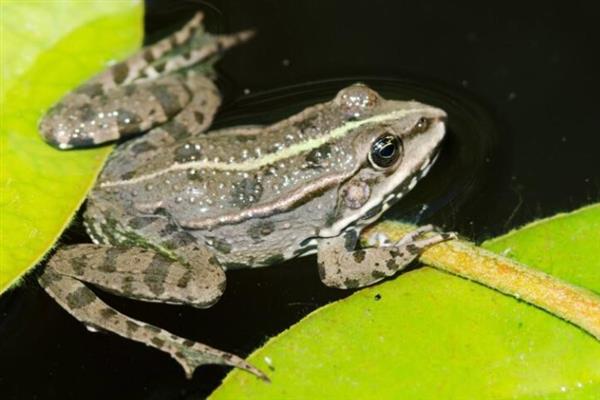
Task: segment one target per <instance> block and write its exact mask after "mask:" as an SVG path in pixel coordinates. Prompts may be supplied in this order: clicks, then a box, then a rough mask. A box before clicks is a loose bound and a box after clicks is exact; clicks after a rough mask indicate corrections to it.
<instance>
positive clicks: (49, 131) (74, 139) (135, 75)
mask: <svg viewBox="0 0 600 400" xmlns="http://www.w3.org/2000/svg"><path fill="white" fill-rule="evenodd" d="M201 21H202V14H197V15H196V16H195V17H194V18H193V19H192V20H191V21H190V22H188V23H187V24H186V25H185V26H184V27H183V28H181V29H180V30H179V31H177V32H175V33H174V34H172V35H171V36H169V37H167V38H166V39H163V40H161V41H159V42H157V43H155V44H153V45H151V46H148V47H145V48H143V49H142V50H140V51H139V52H138V53H136V54H134V55H133V56H131V57H130V58H128V59H127V60H125V61H122V62H119V63H117V64H115V65H113V66H112V67H110V68H109V69H107V70H106V71H105V72H103V73H101V74H99V75H97V76H96V77H94V78H92V79H90V80H89V81H87V82H86V83H84V84H83V85H82V86H80V87H79V88H77V89H76V90H74V91H73V92H71V93H69V94H67V95H66V96H65V97H64V98H63V99H62V100H61V101H60V102H58V103H57V104H56V105H55V106H54V107H52V108H51V109H50V110H49V111H48V113H47V114H46V115H45V116H44V118H43V119H42V120H41V122H40V124H39V130H40V133H41V135H42V137H43V138H44V139H45V140H46V141H47V142H48V143H50V144H51V145H53V146H55V147H57V148H59V149H70V148H73V147H89V146H96V145H99V144H102V143H105V142H110V141H115V140H118V139H122V138H126V137H129V136H133V135H137V134H139V133H142V132H145V131H147V130H149V129H151V128H153V127H156V126H159V125H161V124H164V123H165V122H167V121H172V120H173V118H174V117H175V116H177V118H176V122H177V123H178V124H179V126H177V125H175V126H174V125H173V124H171V126H170V127H167V128H163V129H161V132H164V131H167V133H168V134H170V135H181V134H182V133H181V131H184V132H185V133H184V134H185V135H193V134H196V133H199V132H201V131H203V130H204V129H205V128H206V127H207V126H208V125H209V124H210V122H211V120H212V115H213V114H214V112H215V110H216V108H217V107H218V105H219V103H220V98H219V95H218V92H217V90H216V88H215V87H214V85H213V84H212V82H210V80H208V79H207V78H206V77H205V76H204V75H205V74H206V72H207V70H208V71H209V70H210V66H211V64H212V63H213V62H214V59H215V58H216V57H218V56H219V55H220V53H222V52H223V51H224V50H225V49H227V48H229V47H232V46H234V45H236V44H238V43H240V42H243V41H246V40H248V39H249V38H250V37H251V36H252V33H251V32H249V31H244V32H239V33H236V34H232V35H210V34H208V33H206V32H204V30H203V29H202V25H201ZM207 103H212V104H207ZM169 128H171V129H169ZM177 131H179V132H177ZM176 132H177V133H176Z"/></svg>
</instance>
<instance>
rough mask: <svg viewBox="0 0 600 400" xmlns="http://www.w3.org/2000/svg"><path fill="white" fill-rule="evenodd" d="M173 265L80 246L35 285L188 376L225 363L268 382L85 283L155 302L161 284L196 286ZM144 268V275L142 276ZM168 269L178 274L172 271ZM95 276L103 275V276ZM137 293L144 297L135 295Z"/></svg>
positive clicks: (55, 261) (137, 252)
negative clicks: (119, 306) (125, 310)
mask: <svg viewBox="0 0 600 400" xmlns="http://www.w3.org/2000/svg"><path fill="white" fill-rule="evenodd" d="M177 265H178V263H173V262H171V261H168V260H167V259H166V258H164V257H161V256H157V255H156V254H151V252H148V251H145V250H142V249H115V248H108V247H103V246H96V245H80V246H73V247H70V248H67V249H65V250H59V251H58V252H57V254H56V255H55V256H54V257H52V259H51V260H50V262H49V263H48V265H47V267H46V270H45V271H44V273H43V274H42V275H41V276H40V278H39V282H40V284H41V286H42V287H43V288H44V289H45V290H46V292H48V294H49V295H50V296H52V297H53V298H54V299H55V300H56V301H57V302H58V303H59V304H60V305H61V306H62V307H63V308H64V309H65V310H66V311H68V312H69V313H70V314H71V315H73V316H74V317H75V318H76V319H78V320H79V321H81V322H83V323H84V324H86V325H88V326H91V327H94V328H98V329H103V330H107V331H110V332H113V333H116V334H118V335H120V336H123V337H126V338H129V339H132V340H135V341H138V342H141V343H144V344H146V345H148V346H151V347H155V348H157V349H159V350H162V351H164V352H166V353H168V354H170V355H171V356H172V357H173V358H175V360H177V361H178V362H179V364H180V365H181V366H182V367H183V369H184V370H185V372H186V374H187V376H188V377H191V375H192V374H193V372H194V370H195V369H196V368H197V367H198V366H200V365H204V364H223V365H230V366H234V367H238V368H242V369H245V370H248V371H249V372H252V373H254V374H256V375H258V376H260V377H261V378H263V379H264V378H266V377H265V376H264V374H263V373H262V372H260V371H259V370H257V369H256V368H255V367H253V366H252V365H250V364H248V363H246V362H245V361H244V360H243V359H241V358H239V357H237V356H236V355H234V354H229V353H225V352H223V351H220V350H217V349H214V348H211V347H209V346H206V345H204V344H202V343H196V342H193V341H191V340H187V339H184V338H181V337H178V336H176V335H173V334H171V333H169V332H168V331H166V330H164V329H160V328H158V327H156V326H153V325H150V324H146V323H144V322H141V321H138V320H135V319H133V318H130V317H128V316H126V315H124V314H122V313H120V312H118V311H116V310H115V309H113V308H112V307H110V306H109V305H107V304H106V303H104V302H103V301H102V300H101V299H100V298H98V297H97V296H96V294H95V293H94V292H93V291H91V290H90V289H89V288H88V287H87V286H86V285H85V284H84V281H89V282H92V283H94V284H95V285H96V284H97V285H98V286H101V287H105V288H106V289H108V290H111V291H114V292H117V293H122V294H125V295H129V294H132V293H136V295H134V296H132V297H134V298H140V299H142V300H155V299H157V298H161V296H164V292H165V291H166V290H167V289H166V286H170V285H166V286H165V285H164V283H165V282H170V281H171V278H173V279H174V280H176V281H178V282H179V283H181V286H185V285H190V284H195V283H197V282H194V281H193V280H192V279H191V278H190V279H188V277H186V273H185V271H184V270H183V269H181V268H179V267H177ZM128 266H129V267H128ZM144 269H145V273H141V274H140V273H139V272H140V271H142V270H144ZM172 269H175V270H176V272H173V273H171V270H172ZM88 270H89V271H91V272H88ZM98 272H104V275H102V274H101V273H98ZM113 275H114V277H113ZM169 275H171V278H169ZM118 278H121V279H122V281H121V283H120V284H115V283H112V282H109V281H110V280H114V281H115V282H119V281H118ZM130 278H133V279H130ZM138 278H141V282H140V280H139V279H138ZM184 284H185V285H184ZM144 286H145V287H144ZM175 286H177V284H175ZM113 288H114V289H115V290H113ZM138 290H139V293H141V294H142V297H136V296H137V294H139V293H138ZM192 293H193V292H192ZM145 296H150V297H148V298H147V297H145ZM163 298H164V297H163Z"/></svg>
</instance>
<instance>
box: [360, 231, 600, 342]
mask: <svg viewBox="0 0 600 400" xmlns="http://www.w3.org/2000/svg"><path fill="white" fill-rule="evenodd" d="M415 228H416V226H415V225H410V224H404V223H399V222H393V221H384V222H382V223H380V224H377V225H374V226H373V227H371V228H369V229H368V230H366V231H365V232H364V234H363V238H368V237H369V236H371V235H372V234H374V233H376V232H381V233H384V234H385V235H386V236H387V237H389V238H390V239H391V240H392V241H395V240H398V239H400V238H401V237H402V236H404V235H405V234H406V233H408V232H410V231H412V230H414V229H415ZM419 261H420V262H422V263H423V264H426V265H430V266H432V267H434V268H437V269H440V270H443V271H447V272H450V273H452V274H455V275H458V276H461V277H463V278H467V279H470V280H473V281H475V282H478V283H481V284H483V285H485V286H488V287H490V288H492V289H496V290H498V291H500V292H502V293H505V294H508V295H511V296H513V297H516V298H517V299H520V300H523V301H526V302H527V303H530V304H533V305H534V306H537V307H540V308H542V309H544V310H546V311H548V312H549V313H551V314H554V315H556V316H558V317H560V318H563V319H565V320H567V321H569V322H571V323H572V324H574V325H576V326H578V327H580V328H581V329H583V330H585V331H586V332H588V333H589V334H591V335H592V336H594V337H595V338H596V339H598V340H600V296H598V295H597V294H595V293H594V292H592V291H589V290H587V289H584V288H581V287H578V286H575V285H572V284H570V283H567V282H564V281H562V280H560V279H558V278H555V277H553V276H551V275H548V274H546V273H544V272H542V271H539V270H536V269H533V268H530V267H528V266H526V265H524V264H520V263H518V262H516V261H514V260H511V259H509V258H506V257H503V256H500V255H498V254H495V253H492V252H490V251H487V250H485V249H483V248H481V247H477V246H476V245H475V244H473V243H471V242H468V241H465V240H458V239H457V240H451V241H448V242H445V243H440V244H438V245H435V246H432V247H430V248H429V249H427V250H426V251H425V252H423V254H422V255H421V256H420V258H419Z"/></svg>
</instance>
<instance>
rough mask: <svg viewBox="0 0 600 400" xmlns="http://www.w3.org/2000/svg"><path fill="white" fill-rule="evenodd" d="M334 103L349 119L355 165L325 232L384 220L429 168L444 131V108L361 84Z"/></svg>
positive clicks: (349, 140) (343, 92) (349, 146)
mask: <svg viewBox="0 0 600 400" xmlns="http://www.w3.org/2000/svg"><path fill="white" fill-rule="evenodd" d="M333 103H334V104H336V105H337V106H338V107H339V110H340V112H342V113H344V114H345V116H346V117H347V118H348V119H349V120H350V122H348V124H349V125H351V127H350V128H349V129H351V132H352V134H350V135H348V136H346V140H347V142H346V148H347V149H348V151H351V152H352V153H353V154H354V156H355V159H356V165H355V170H354V173H353V174H352V176H351V177H350V178H349V179H347V180H345V181H344V182H343V183H342V184H341V186H340V187H339V190H338V199H337V206H336V211H335V214H336V215H335V219H334V222H333V223H332V224H331V225H330V226H328V227H327V228H325V229H323V230H322V231H321V235H323V236H335V235H339V234H340V233H341V231H342V230H344V229H347V228H348V227H351V226H355V227H357V228H358V229H360V228H361V227H364V226H366V225H368V224H370V223H372V222H373V221H375V220H376V219H377V218H379V216H380V215H381V214H382V213H383V212H384V211H385V210H387V209H388V208H389V207H390V206H391V205H392V204H394V203H395V202H396V201H398V199H400V198H401V197H402V196H403V195H404V194H406V193H407V192H408V191H410V190H411V189H412V188H413V187H414V186H415V185H416V183H417V182H418V181H419V179H421V178H422V177H423V176H425V174H426V173H427V172H428V171H429V168H430V167H431V165H432V164H433V162H434V161H435V158H436V155H437V149H438V147H439V145H440V143H441V141H442V139H443V138H444V134H445V123H444V121H445V119H446V113H445V112H444V111H443V110H441V109H439V108H435V107H432V106H429V105H426V104H423V103H418V102H416V101H395V100H385V99H383V98H382V97H381V96H379V94H378V93H377V92H375V91H373V90H372V89H370V88H368V87H367V86H365V85H362V84H355V85H352V86H350V87H347V88H345V89H343V90H341V91H340V92H339V93H338V95H337V96H336V98H335V99H334V101H333Z"/></svg>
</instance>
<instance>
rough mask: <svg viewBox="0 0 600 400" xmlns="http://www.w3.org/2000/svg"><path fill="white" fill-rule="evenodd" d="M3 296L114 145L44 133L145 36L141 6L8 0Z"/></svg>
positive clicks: (67, 217) (1, 145) (1, 92)
mask: <svg viewBox="0 0 600 400" xmlns="http://www.w3.org/2000/svg"><path fill="white" fill-rule="evenodd" d="M1 7H2V20H1V24H2V27H1V28H2V32H3V34H4V35H5V37H3V40H2V59H1V62H2V88H1V89H0V101H1V103H2V105H3V106H2V109H1V110H0V118H1V121H2V124H1V125H2V126H1V128H0V129H1V132H0V149H1V150H0V152H1V153H0V158H1V163H2V164H1V171H0V185H1V186H0V188H1V193H2V195H1V196H2V197H1V199H0V204H1V207H2V220H1V224H0V240H1V242H2V247H1V252H0V292H2V291H3V290H5V289H6V288H8V287H9V286H10V285H12V284H13V283H14V282H16V281H17V280H18V278H19V277H20V276H21V275H22V274H23V273H25V272H26V271H27V270H28V269H29V268H31V267H33V266H34V265H35V264H36V263H37V262H39V261H40V259H41V258H42V257H43V256H44V254H45V253H46V252H47V251H48V250H49V249H50V248H51V247H52V245H53V244H54V242H55V241H56V239H57V238H58V237H59V236H60V234H61V232H62V231H63V229H64V228H65V227H66V226H67V225H68V224H69V222H70V221H71V219H72V218H73V215H74V214H75V212H76V211H77V209H78V208H79V207H80V205H81V203H82V202H83V200H84V198H85V195H86V193H87V191H88V189H89V188H90V186H91V185H92V183H93V181H94V178H95V176H96V174H97V173H98V171H99V169H100V168H101V166H102V164H103V162H104V159H105V157H106V156H107V154H108V153H109V152H110V147H104V148H101V149H94V150H86V151H73V152H64V151H58V150H55V149H53V148H51V147H50V146H48V145H47V144H45V143H44V142H43V141H42V139H41V138H40V136H39V135H38V131H37V123H38V121H39V119H40V118H41V116H42V115H43V113H44V111H45V110H46V109H48V108H49V107H50V106H51V105H52V104H53V103H54V102H56V101H57V100H58V99H59V98H60V97H61V96H62V95H64V94H65V93H66V92H68V91H69V90H70V89H72V88H73V87H75V86H77V85H78V84H79V83H81V82H83V81H85V80H86V79H87V78H89V77H90V76H92V75H94V74H95V73H97V72H98V71H100V70H102V69H104V68H106V65H107V62H108V61H110V60H115V59H119V58H122V57H124V56H126V55H127V54H129V53H131V52H132V51H133V50H134V49H135V48H136V47H139V45H140V42H141V38H142V24H141V21H142V8H141V2H140V1H130V0H127V1H102V0H97V1H86V2H85V4H82V3H78V2H68V1H45V2H11V3H2V5H1Z"/></svg>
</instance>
